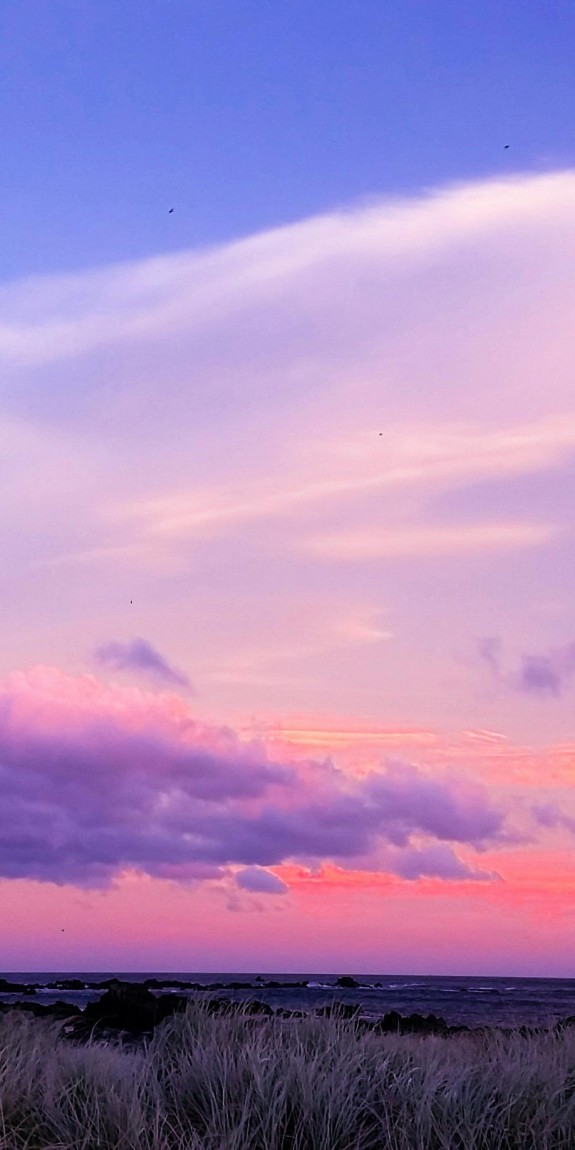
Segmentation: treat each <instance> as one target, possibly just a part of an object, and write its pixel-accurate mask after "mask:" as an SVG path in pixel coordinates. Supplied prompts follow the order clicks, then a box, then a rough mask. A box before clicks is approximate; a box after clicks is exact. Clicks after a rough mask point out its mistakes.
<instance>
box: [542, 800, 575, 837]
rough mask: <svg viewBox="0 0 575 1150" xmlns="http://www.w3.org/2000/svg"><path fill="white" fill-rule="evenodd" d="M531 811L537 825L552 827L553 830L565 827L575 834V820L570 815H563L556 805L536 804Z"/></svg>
mask: <svg viewBox="0 0 575 1150" xmlns="http://www.w3.org/2000/svg"><path fill="white" fill-rule="evenodd" d="M531 810H532V814H533V816H534V818H535V821H536V823H538V824H539V826H540V827H550V828H553V829H554V828H555V827H564V828H565V830H568V831H571V833H572V834H575V819H574V818H572V817H571V816H570V815H566V814H563V812H562V811H560V810H558V808H557V807H556V806H555V804H554V803H540V804H535V805H534V806H533V807H532V808H531Z"/></svg>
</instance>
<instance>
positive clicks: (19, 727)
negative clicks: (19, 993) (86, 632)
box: [0, 668, 506, 889]
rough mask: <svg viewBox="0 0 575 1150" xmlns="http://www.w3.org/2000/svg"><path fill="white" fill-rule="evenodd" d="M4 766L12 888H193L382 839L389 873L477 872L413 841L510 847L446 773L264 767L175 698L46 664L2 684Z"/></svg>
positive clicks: (252, 751)
mask: <svg viewBox="0 0 575 1150" xmlns="http://www.w3.org/2000/svg"><path fill="white" fill-rule="evenodd" d="M0 762H1V764H2V766H1V769H0V782H1V785H2V812H1V814H0V874H2V875H3V876H4V877H8V878H34V879H38V880H45V881H52V882H57V883H65V882H67V883H72V884H77V885H85V886H86V885H87V886H90V885H92V886H98V885H107V884H108V883H109V882H110V880H111V879H112V878H113V877H114V876H115V875H118V874H120V873H122V872H124V871H126V870H130V869H132V870H135V871H140V872H142V873H144V874H148V875H152V876H156V877H165V878H171V879H176V880H178V879H181V880H189V879H192V880H201V879H204V878H207V879H210V878H217V877H220V875H221V874H222V873H223V872H222V870H221V868H226V867H229V866H234V865H236V866H237V865H240V866H243V867H245V868H247V873H248V881H249V882H253V876H254V875H256V876H258V875H261V874H265V873H266V872H265V871H264V870H262V869H261V868H266V867H268V866H273V865H277V864H281V863H283V862H285V861H289V860H300V861H301V860H309V859H316V860H325V859H327V860H330V859H333V860H340V861H345V860H349V861H350V862H351V861H352V860H357V859H360V860H361V859H363V860H364V862H365V860H367V859H368V858H369V857H370V855H372V854H373V852H374V851H375V852H376V851H377V848H378V846H379V845H381V844H383V845H385V844H393V845H394V846H395V847H396V848H399V854H397V855H394V856H393V858H392V856H389V859H388V861H387V863H386V866H387V867H388V868H389V869H390V870H395V872H396V873H399V874H402V873H404V874H406V876H407V875H409V877H412V876H414V875H415V874H416V873H417V874H423V873H427V874H435V875H442V876H443V877H444V878H461V877H477V876H476V875H475V874H474V873H473V871H472V869H470V868H466V866H465V864H463V863H461V860H459V859H458V858H457V856H456V855H455V854H453V853H451V854H448V852H446V851H443V853H442V852H441V851H440V852H439V853H438V852H437V851H435V853H434V852H433V851H431V852H430V851H429V845H428V844H425V843H424V846H423V848H419V845H418V849H417V851H415V853H414V850H415V848H414V845H413V843H412V839H413V837H414V836H417V837H418V838H421V836H423V837H424V839H425V840H429V841H430V842H431V843H432V844H433V843H435V844H436V845H437V844H438V843H448V842H455V843H462V844H467V845H471V846H474V847H476V848H481V847H483V846H485V845H487V844H488V843H493V842H496V841H498V840H503V841H505V839H506V832H505V828H504V814H503V812H502V810H500V809H499V808H498V807H497V806H496V805H494V804H493V803H492V801H491V799H490V798H489V795H488V794H487V792H486V790H485V789H484V788H482V787H480V786H471V785H470V784H469V783H466V782H463V781H460V780H457V779H456V778H455V777H454V776H451V777H448V776H445V775H443V776H439V777H438V776H436V777H435V778H431V777H429V776H428V775H427V774H426V773H425V772H424V771H421V770H419V769H418V768H416V767H413V766H410V765H407V764H402V763H394V764H391V765H389V766H387V768H385V769H380V770H378V771H374V772H371V773H369V774H368V775H366V776H365V777H364V778H357V777H353V776H350V775H348V774H346V773H344V772H343V771H341V770H340V769H338V768H336V767H335V766H334V765H333V764H332V763H331V762H330V761H329V760H323V761H315V760H307V761H305V762H304V763H299V764H296V763H295V762H289V761H287V762H283V763H282V762H274V761H272V760H271V759H270V757H269V755H268V753H267V751H266V749H265V747H264V746H263V745H262V744H261V743H257V742H253V741H252V742H248V743H244V742H242V741H241V740H240V739H239V737H238V736H237V735H235V734H234V732H233V731H231V730H230V729H229V728H222V727H217V726H216V725H209V724H199V723H196V722H195V721H194V719H193V717H192V715H191V713H190V711H189V708H188V707H187V705H186V704H185V703H183V701H182V700H179V699H178V698H177V696H173V695H156V696H155V695H151V694H149V693H145V692H142V691H138V690H134V689H127V688H120V687H109V686H105V685H103V684H100V683H99V682H98V680H96V679H95V678H93V677H92V676H84V677H81V678H72V677H70V676H67V675H65V674H63V673H62V672H59V671H58V670H56V669H46V668H36V669H35V670H33V671H31V672H29V673H28V674H23V673H18V674H15V675H12V676H10V677H9V678H8V679H7V680H5V682H4V684H3V685H2V688H1V689H0ZM402 850H404V851H405V852H407V853H405V854H404V855H402V854H401V851H402ZM243 873H244V875H245V873H246V871H244V872H243ZM250 875H251V876H252V877H251V879H250V878H249V876H250ZM278 881H279V880H278ZM240 885H241V883H240ZM252 889H253V887H252Z"/></svg>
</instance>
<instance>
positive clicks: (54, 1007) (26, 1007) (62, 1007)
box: [0, 1002, 82, 1019]
mask: <svg viewBox="0 0 575 1150" xmlns="http://www.w3.org/2000/svg"><path fill="white" fill-rule="evenodd" d="M13 1010H16V1011H18V1013H20V1014H22V1013H24V1014H33V1015H34V1017H35V1018H54V1019H63V1018H74V1017H76V1016H77V1015H80V1016H81V1014H82V1011H81V1010H80V1007H79V1006H72V1005H71V1004H70V1003H69V1002H46V1003H43V1002H3V1003H0V1013H1V1014H9V1013H10V1012H11V1011H13Z"/></svg>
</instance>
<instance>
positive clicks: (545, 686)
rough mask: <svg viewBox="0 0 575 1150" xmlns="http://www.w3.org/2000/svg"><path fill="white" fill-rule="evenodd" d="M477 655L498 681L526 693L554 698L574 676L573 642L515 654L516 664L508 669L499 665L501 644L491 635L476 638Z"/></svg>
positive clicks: (562, 691) (564, 689)
mask: <svg viewBox="0 0 575 1150" xmlns="http://www.w3.org/2000/svg"><path fill="white" fill-rule="evenodd" d="M479 655H480V658H481V659H482V660H483V662H484V663H485V664H486V665H487V666H488V668H489V670H490V672H491V674H492V675H493V677H494V678H495V679H496V680H497V681H498V682H499V683H501V684H502V685H503V686H504V687H506V688H508V689H509V690H514V691H520V692H522V693H524V694H527V695H534V696H537V695H538V696H540V697H541V698H545V697H547V698H555V699H558V698H559V697H560V696H561V695H563V694H564V692H565V691H566V690H567V689H568V688H569V687H570V685H571V682H572V680H573V678H575V643H567V644H565V645H564V646H561V647H554V648H552V649H551V650H549V651H546V652H537V653H530V654H525V653H524V654H522V655H521V656H520V657H519V666H518V667H516V668H512V669H511V670H507V669H506V668H505V667H504V665H503V655H502V644H501V641H500V640H499V639H497V638H495V637H492V638H489V639H484V640H483V641H482V642H480V644H479Z"/></svg>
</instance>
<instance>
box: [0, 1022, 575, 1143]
mask: <svg viewBox="0 0 575 1150" xmlns="http://www.w3.org/2000/svg"><path fill="white" fill-rule="evenodd" d="M0 1147H1V1150H64V1148H65V1150H112V1148H114V1150H559V1148H561V1150H568V1148H569V1150H572V1148H573V1147H575V1031H574V1030H573V1029H571V1028H568V1029H566V1030H564V1031H563V1032H549V1033H541V1034H538V1035H530V1036H525V1037H522V1036H521V1035H520V1034H518V1033H515V1034H512V1035H504V1034H501V1033H498V1032H496V1031H493V1032H491V1033H487V1032H485V1033H479V1032H477V1033H475V1034H461V1035H457V1036H453V1037H449V1038H443V1037H441V1038H440V1037H425V1038H419V1037H413V1036H405V1037H401V1036H395V1035H378V1034H375V1033H371V1032H369V1031H361V1030H359V1029H357V1028H355V1027H354V1026H353V1025H352V1024H350V1023H349V1022H343V1021H341V1020H339V1019H337V1018H335V1019H334V1018H313V1017H310V1018H302V1019H290V1020H282V1019H279V1018H272V1019H257V1020H254V1019H253V1018H251V1019H250V1018H249V1017H248V1016H246V1015H244V1014H242V1013H240V1012H234V1013H230V1014H227V1015H223V1016H217V1015H216V1016H214V1015H210V1014H208V1012H207V1011H206V1010H205V1008H203V1007H202V1006H201V1005H198V1004H191V1005H190V1007H189V1008H188V1011H187V1013H186V1014H183V1015H175V1016H174V1017H172V1018H170V1019H169V1020H167V1021H166V1022H165V1023H164V1024H162V1026H161V1027H159V1028H158V1029H157V1030H156V1032H155V1033H154V1037H153V1038H152V1039H151V1040H150V1041H149V1043H148V1044H147V1045H145V1046H142V1048H140V1049H134V1048H130V1047H121V1046H118V1045H117V1044H109V1045H106V1044H105V1043H104V1042H102V1041H94V1042H91V1043H89V1044H87V1045H75V1044H73V1043H70V1042H68V1041H67V1040H66V1039H64V1038H63V1037H62V1031H61V1028H60V1027H58V1026H54V1025H53V1024H48V1023H45V1022H43V1021H40V1020H38V1019H31V1018H27V1017H25V1016H23V1015H22V1016H21V1015H17V1014H11V1015H7V1016H3V1017H1V1018H0Z"/></svg>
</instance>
